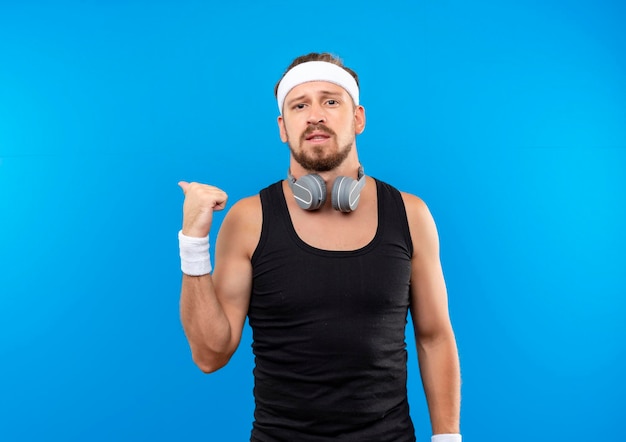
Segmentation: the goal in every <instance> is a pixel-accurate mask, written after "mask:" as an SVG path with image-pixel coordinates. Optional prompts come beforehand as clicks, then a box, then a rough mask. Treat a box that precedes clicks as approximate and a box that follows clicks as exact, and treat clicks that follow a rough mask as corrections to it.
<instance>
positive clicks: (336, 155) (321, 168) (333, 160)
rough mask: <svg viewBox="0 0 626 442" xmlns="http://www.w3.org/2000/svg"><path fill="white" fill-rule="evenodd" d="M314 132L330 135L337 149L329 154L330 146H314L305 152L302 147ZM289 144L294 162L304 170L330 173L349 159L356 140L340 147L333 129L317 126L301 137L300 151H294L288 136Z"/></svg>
mask: <svg viewBox="0 0 626 442" xmlns="http://www.w3.org/2000/svg"><path fill="white" fill-rule="evenodd" d="M314 131H321V132H325V133H326V134H328V135H329V136H330V138H331V139H332V140H333V142H334V145H335V146H336V147H337V149H335V150H332V151H330V152H329V150H330V149H329V147H328V146H326V147H323V146H313V147H312V148H311V149H309V150H308V151H306V150H304V149H303V148H302V145H303V144H304V142H305V141H306V137H307V136H308V135H310V134H311V133H313V132H314ZM287 143H288V144H289V150H290V151H291V155H292V156H293V158H294V160H296V162H297V163H298V164H300V166H302V167H303V168H304V169H306V170H311V171H314V172H328V171H330V170H333V169H335V168H336V167H338V166H339V165H340V164H341V163H343V161H344V160H345V159H346V158H347V157H348V154H349V153H350V150H352V146H353V144H354V139H352V140H350V142H348V143H346V144H345V145H344V146H339V145H338V142H337V134H336V133H335V132H334V131H333V130H332V129H330V128H329V127H326V126H325V125H323V124H316V125H314V126H309V127H308V128H307V130H305V131H304V132H303V133H302V135H300V139H299V146H298V147H299V149H298V150H296V149H294V146H293V145H292V143H291V139H290V137H289V134H287Z"/></svg>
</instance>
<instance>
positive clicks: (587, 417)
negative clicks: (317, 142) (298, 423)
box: [0, 0, 626, 442]
mask: <svg viewBox="0 0 626 442" xmlns="http://www.w3.org/2000/svg"><path fill="white" fill-rule="evenodd" d="M226 3H228V4H226ZM625 19H626V8H625V6H623V2H617V1H602V0H594V1H592V0H588V1H565V0H548V1H541V2H540V1H532V0H531V1H522V0H519V1H510V2H497V1H480V0H478V1H474V2H462V1H453V0H449V1H438V2H425V1H418V2H415V1H408V0H407V1H399V0H391V1H385V2H378V3H371V4H370V3H367V2H357V1H348V2H335V3H334V4H333V2H331V3H327V4H319V3H315V4H313V3H301V4H300V2H292V1H271V0H270V1H268V2H252V1H248V2H245V1H232V2H200V1H195V2H194V1H176V2H174V1H166V0H162V1H156V2H148V1H145V0H134V1H128V2H98V1H73V2H69V1H59V2H31V1H24V2H3V3H1V4H0V439H1V440H3V441H22V440H38V441H39V440H64V441H83V440H93V441H100V440H102V441H109V440H120V441H122V440H123V441H126V440H128V441H131V440H132V441H135V440H164V441H175V440H192V439H193V440H207V441H244V440H246V438H247V437H248V436H249V431H250V427H251V420H252V411H253V399H252V374H251V370H252V366H253V360H252V356H251V350H250V332H249V330H248V329H247V328H246V331H245V334H244V338H243V341H242V343H241V346H240V348H239V350H238V352H237V353H236V355H235V356H234V358H233V360H232V361H231V363H230V364H229V365H228V366H227V367H226V368H224V369H223V370H221V371H220V372H217V373H215V374H212V375H203V374H202V373H201V372H200V371H199V370H198V369H197V368H196V367H195V366H194V365H193V363H192V361H191V359H190V355H189V350H188V348H187V344H186V340H185V337H184V335H183V332H182V328H181V325H180V322H179V318H178V297H179V288H180V270H179V261H178V249H177V247H178V244H177V240H176V232H177V231H178V229H179V227H180V223H181V206H182V200H183V198H182V193H181V191H180V189H179V188H178V187H177V185H176V183H177V182H178V181H179V180H181V179H184V180H198V181H203V182H209V183H211V184H215V185H218V186H220V187H221V188H223V189H225V190H226V191H227V192H228V193H229V195H230V199H231V202H232V201H236V200H237V199H239V198H241V197H244V196H247V195H251V194H254V193H256V192H258V190H259V189H260V188H262V187H264V186H265V185H266V184H268V183H270V182H274V181H276V180H278V179H280V178H282V177H283V176H284V175H285V173H286V167H287V161H288V150H287V148H286V147H285V146H284V145H283V144H281V143H280V139H279V137H278V131H277V128H276V124H275V118H276V116H277V109H276V104H275V101H274V97H273V86H274V83H275V82H276V80H277V79H278V78H279V77H280V75H281V73H282V72H283V70H284V69H285V68H286V67H287V65H288V64H289V63H290V61H291V60H292V59H293V58H294V57H296V56H298V55H300V54H304V53H307V52H310V51H330V52H333V53H336V54H338V55H339V56H341V57H342V58H343V59H344V61H345V62H346V64H347V65H348V66H350V67H352V68H354V69H355V70H356V71H357V72H358V73H359V75H360V78H361V87H362V89H361V96H362V103H363V104H364V105H365V107H366V111H367V117H368V125H367V128H366V130H365V132H364V134H363V135H361V136H360V137H359V138H358V141H357V144H358V147H359V153H360V156H361V160H362V163H363V164H364V166H365V169H366V171H367V172H368V174H370V175H372V176H375V177H377V178H380V179H383V180H386V181H389V182H391V183H392V184H394V185H395V186H397V187H398V188H400V189H402V190H405V191H408V192H412V193H415V194H417V195H419V196H421V197H422V198H423V199H424V200H425V201H426V202H427V203H428V204H429V206H430V208H431V211H432V213H433V215H434V217H435V219H436V221H437V223H438V227H439V233H440V237H441V253H442V261H443V265H444V271H445V275H446V279H447V283H448V290H449V296H450V308H451V315H452V319H453V323H454V326H455V330H456V334H457V339H458V344H459V349H460V357H461V363H462V371H463V409H462V431H463V434H464V437H465V440H467V441H470V440H474V441H481V442H490V441H502V440H506V441H511V442H513V441H525V442H526V441H551V440H581V441H582V440H602V439H603V438H607V439H611V440H623V439H624V437H626V436H624V430H623V425H622V424H621V422H623V420H624V418H626V411H625V410H626V407H624V401H623V398H624V396H625V395H626V383H625V382H624V373H625V372H626V346H625V345H624V338H625V332H626V301H625V295H626V271H625V270H626V265H625V264H626V259H625V256H624V255H625V252H624V250H625V248H626V235H625V233H624V224H625V223H626V56H625V54H626V30H625V29H626V28H624V22H625ZM222 219H223V214H220V215H219V216H218V217H217V220H216V223H215V225H214V229H213V233H212V238H214V237H215V232H216V231H217V228H218V227H219V223H220V222H221V220H222ZM408 345H409V351H410V358H411V362H410V366H409V369H410V379H409V390H410V401H411V406H412V415H413V417H414V420H415V423H416V427H417V436H418V440H421V441H427V440H429V439H428V437H429V436H430V426H429V422H428V414H427V410H426V408H425V401H424V398H423V393H422V389H421V383H420V380H419V374H418V371H417V363H416V360H415V349H414V341H413V338H412V336H411V331H410V330H409V332H408ZM614 437H615V438H617V439H615V438H614Z"/></svg>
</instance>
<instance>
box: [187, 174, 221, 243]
mask: <svg viewBox="0 0 626 442" xmlns="http://www.w3.org/2000/svg"><path fill="white" fill-rule="evenodd" d="M178 185H179V186H180V188H181V189H183V193H184V194H185V202H184V204H183V235H187V236H192V237H197V238H202V237H205V236H207V235H208V234H209V230H211V223H212V222H213V212H214V211H216V210H223V209H224V207H226V201H227V200H228V195H226V192H224V191H223V190H221V189H218V188H217V187H215V186H209V185H207V184H201V183H188V182H186V181H181V182H179V183H178Z"/></svg>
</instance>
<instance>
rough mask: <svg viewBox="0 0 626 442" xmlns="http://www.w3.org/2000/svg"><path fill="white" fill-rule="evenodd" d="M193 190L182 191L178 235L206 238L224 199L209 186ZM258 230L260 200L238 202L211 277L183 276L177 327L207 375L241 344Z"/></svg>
mask: <svg viewBox="0 0 626 442" xmlns="http://www.w3.org/2000/svg"><path fill="white" fill-rule="evenodd" d="M185 184H186V183H185ZM185 184H183V185H181V187H183V186H184V185H185ZM192 184H193V185H187V186H185V187H183V190H184V191H185V205H184V208H183V230H182V233H183V234H184V235H188V236H192V237H202V236H206V235H208V230H209V229H210V224H211V221H212V211H213V210H218V209H221V208H223V206H224V205H225V202H226V199H225V198H226V196H225V194H224V193H223V192H221V191H220V190H219V189H216V188H213V187H211V186H205V185H199V184H197V183H192ZM220 192H221V193H220ZM260 228H261V209H260V201H259V200H258V198H248V199H245V200H242V201H240V202H239V203H237V204H235V205H234V206H233V207H232V208H231V209H230V211H229V212H228V214H227V215H226V217H225V218H224V221H223V223H222V227H221V229H220V232H219V235H218V237H217V242H216V247H215V271H214V272H213V275H209V274H206V275H202V276H189V275H185V274H183V281H182V288H181V297H180V315H181V322H182V324H183V329H184V331H185V335H186V336H187V340H188V342H189V346H190V348H191V353H192V357H193V360H194V362H195V363H196V365H198V367H199V368H200V369H201V370H202V371H204V372H206V373H211V372H214V371H216V370H218V369H219V368H221V367H223V366H224V365H226V363H227V362H228V361H229V360H230V358H231V356H232V355H233V353H234V352H235V350H236V349H237V346H238V345H239V342H240V340H241V334H242V330H243V325H244V322H245V317H246V314H247V311H248V305H249V302H250V291H251V287H252V265H251V263H250V257H251V254H252V251H253V250H254V247H255V246H256V243H257V242H258V238H259V235H260Z"/></svg>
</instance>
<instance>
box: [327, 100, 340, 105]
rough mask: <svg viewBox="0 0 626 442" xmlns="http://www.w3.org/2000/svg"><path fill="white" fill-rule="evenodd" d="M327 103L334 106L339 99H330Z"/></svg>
mask: <svg viewBox="0 0 626 442" xmlns="http://www.w3.org/2000/svg"><path fill="white" fill-rule="evenodd" d="M326 103H328V104H330V105H331V106H334V105H335V104H337V103H338V101H337V100H328V101H327V102H326Z"/></svg>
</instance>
